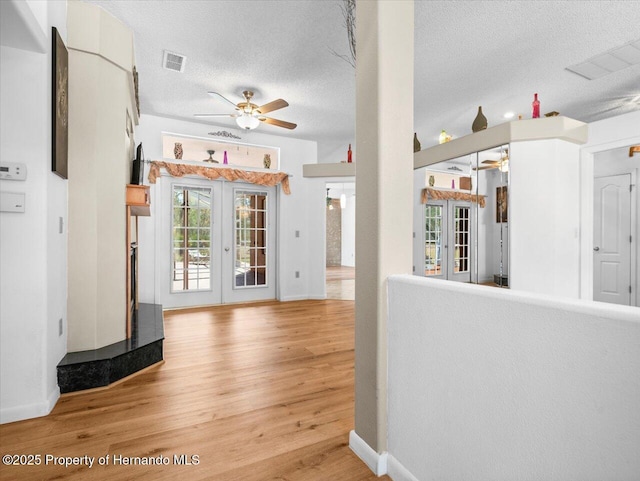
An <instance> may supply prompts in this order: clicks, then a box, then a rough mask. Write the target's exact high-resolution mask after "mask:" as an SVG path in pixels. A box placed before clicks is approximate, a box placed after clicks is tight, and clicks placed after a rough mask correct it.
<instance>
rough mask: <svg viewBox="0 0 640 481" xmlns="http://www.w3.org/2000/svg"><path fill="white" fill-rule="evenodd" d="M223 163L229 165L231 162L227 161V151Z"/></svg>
mask: <svg viewBox="0 0 640 481" xmlns="http://www.w3.org/2000/svg"><path fill="white" fill-rule="evenodd" d="M222 163H223V164H224V165H227V164H229V160H228V159H227V151H226V150H225V151H224V159H223V160H222Z"/></svg>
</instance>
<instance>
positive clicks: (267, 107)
mask: <svg viewBox="0 0 640 481" xmlns="http://www.w3.org/2000/svg"><path fill="white" fill-rule="evenodd" d="M288 106H289V103H288V102H287V101H286V100H283V99H277V100H274V101H272V102H269V103H268V104H264V105H261V106H260V107H258V108H257V110H258V112H260V113H261V114H266V113H267V112H273V111H274V110H278V109H283V108H285V107H288Z"/></svg>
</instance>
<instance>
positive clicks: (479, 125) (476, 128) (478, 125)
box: [471, 106, 487, 132]
mask: <svg viewBox="0 0 640 481" xmlns="http://www.w3.org/2000/svg"><path fill="white" fill-rule="evenodd" d="M486 128H487V118H486V117H485V116H484V114H483V113H482V106H480V107H478V115H476V118H475V120H474V121H473V125H471V130H472V131H473V132H480V131H481V130H484V129H486Z"/></svg>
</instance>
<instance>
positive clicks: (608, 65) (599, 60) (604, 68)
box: [567, 40, 640, 80]
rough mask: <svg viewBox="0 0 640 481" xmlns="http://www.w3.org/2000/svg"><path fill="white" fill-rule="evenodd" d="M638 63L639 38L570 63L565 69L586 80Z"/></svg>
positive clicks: (639, 62)
mask: <svg viewBox="0 0 640 481" xmlns="http://www.w3.org/2000/svg"><path fill="white" fill-rule="evenodd" d="M638 64H640V40H636V41H635V42H629V43H627V44H625V45H622V46H621V47H618V48H614V49H612V50H609V51H608V52H605V53H602V54H600V55H596V56H595V57H592V58H590V59H589V60H587V61H585V62H582V63H579V64H576V65H571V66H570V67H567V70H569V71H570V72H573V73H575V74H578V75H580V76H581V77H584V78H586V79H587V80H593V79H597V78H600V77H604V76H605V75H609V74H610V73H613V72H617V71H618V70H622V69H625V68H627V67H631V66H632V65H638Z"/></svg>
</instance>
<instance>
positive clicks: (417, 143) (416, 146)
mask: <svg viewBox="0 0 640 481" xmlns="http://www.w3.org/2000/svg"><path fill="white" fill-rule="evenodd" d="M421 150H422V146H421V145H420V141H419V140H418V134H417V133H416V132H414V133H413V152H414V153H416V152H420V151H421Z"/></svg>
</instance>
